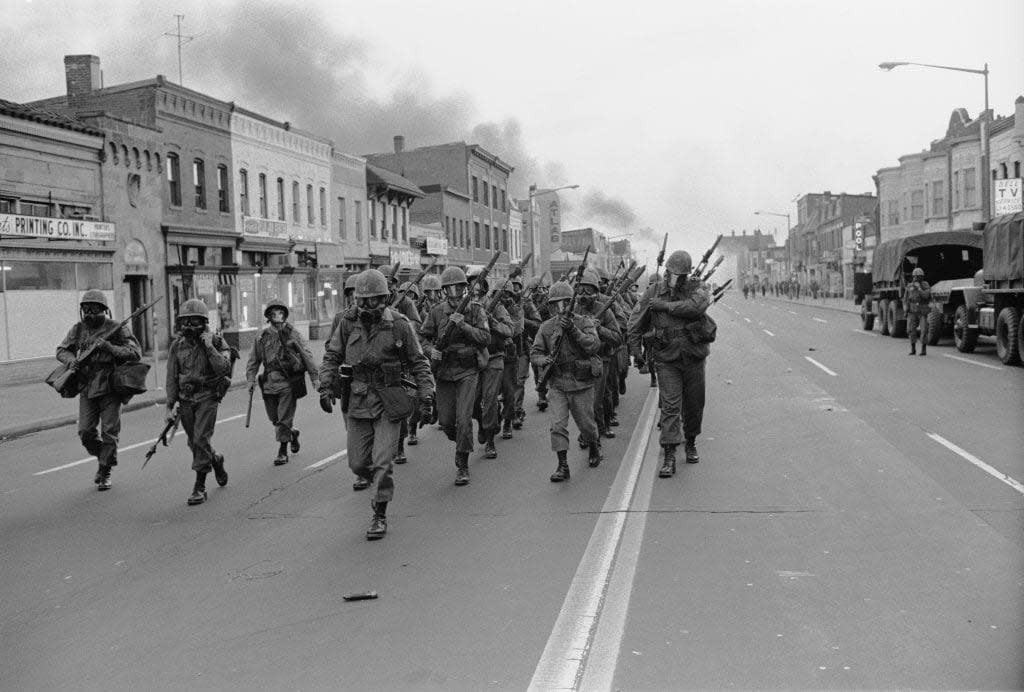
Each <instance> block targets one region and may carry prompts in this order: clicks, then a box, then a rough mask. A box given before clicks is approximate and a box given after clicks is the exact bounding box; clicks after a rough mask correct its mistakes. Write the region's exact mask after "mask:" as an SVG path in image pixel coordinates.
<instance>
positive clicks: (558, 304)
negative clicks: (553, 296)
mask: <svg viewBox="0 0 1024 692" xmlns="http://www.w3.org/2000/svg"><path fill="white" fill-rule="evenodd" d="M568 311H569V301H568V300H556V301H555V302H554V303H551V312H552V313H553V314H555V315H564V314H566V313H567V312H568Z"/></svg>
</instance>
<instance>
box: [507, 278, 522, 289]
mask: <svg viewBox="0 0 1024 692" xmlns="http://www.w3.org/2000/svg"><path fill="white" fill-rule="evenodd" d="M509 283H511V284H512V285H513V286H518V287H519V290H520V291H521V290H523V275H522V274H520V275H519V276H514V277H512V281H511V282H509Z"/></svg>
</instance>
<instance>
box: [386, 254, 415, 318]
mask: <svg viewBox="0 0 1024 692" xmlns="http://www.w3.org/2000/svg"><path fill="white" fill-rule="evenodd" d="M392 269H393V267H385V268H384V269H383V270H381V274H383V275H384V276H385V277H387V281H388V296H389V298H388V306H389V307H390V308H391V309H392V311H394V312H397V313H399V314H401V315H405V316H406V318H407V319H408V320H409V321H410V322H412V324H413V329H414V330H416V331H418V330H419V328H420V323H421V319H420V312H419V310H417V309H416V303H415V302H414V301H413V299H412V298H410V297H409V296H408V295H402V298H401V300H399V298H398V296H399V295H401V289H400V288H399V286H398V277H397V276H392V272H391V270H392Z"/></svg>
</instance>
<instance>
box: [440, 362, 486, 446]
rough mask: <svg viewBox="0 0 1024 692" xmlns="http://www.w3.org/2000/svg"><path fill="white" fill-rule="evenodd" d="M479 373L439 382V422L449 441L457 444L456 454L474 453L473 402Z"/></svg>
mask: <svg viewBox="0 0 1024 692" xmlns="http://www.w3.org/2000/svg"><path fill="white" fill-rule="evenodd" d="M478 377H479V372H474V373H473V374H471V375H466V376H465V377H463V378H462V379H461V380H456V381H454V382H453V381H451V380H438V381H437V394H436V400H437V422H438V423H439V424H440V425H441V429H442V430H444V434H445V435H447V436H448V439H449V440H451V441H452V442H454V443H455V451H456V452H465V453H466V454H469V453H470V452H472V451H473V402H474V401H475V399H476V387H477V384H476V383H477V379H478Z"/></svg>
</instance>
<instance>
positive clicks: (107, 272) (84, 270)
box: [75, 262, 114, 291]
mask: <svg viewBox="0 0 1024 692" xmlns="http://www.w3.org/2000/svg"><path fill="white" fill-rule="evenodd" d="M75 268H76V272H77V274H78V290H80V291H84V290H86V289H89V288H98V289H100V290H101V291H112V290H114V271H113V266H112V265H109V264H96V263H88V262H76V263H75Z"/></svg>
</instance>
